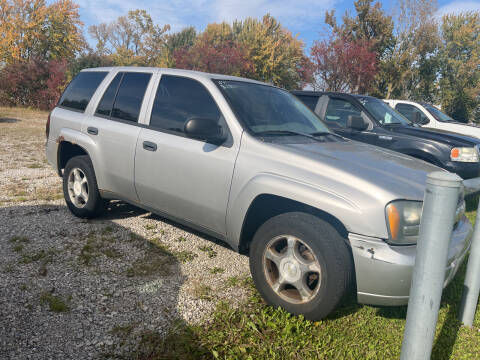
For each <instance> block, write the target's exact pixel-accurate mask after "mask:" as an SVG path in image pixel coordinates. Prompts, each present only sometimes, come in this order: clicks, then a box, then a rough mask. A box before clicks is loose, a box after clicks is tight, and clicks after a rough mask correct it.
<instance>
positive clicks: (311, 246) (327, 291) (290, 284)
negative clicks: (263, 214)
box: [250, 212, 353, 321]
mask: <svg viewBox="0 0 480 360" xmlns="http://www.w3.org/2000/svg"><path fill="white" fill-rule="evenodd" d="M250 270H251V273H252V277H253V281H254V283H255V285H256V287H257V289H258V291H259V292H260V294H261V295H262V296H263V298H264V299H265V300H266V302H267V303H268V304H270V305H273V306H280V307H282V308H284V309H285V310H287V311H288V312H291V313H293V314H296V315H300V314H302V315H304V316H305V318H306V319H309V320H314V321H315V320H320V319H322V318H324V317H325V316H327V315H328V314H329V313H330V312H331V311H333V309H334V308H335V307H336V306H337V305H338V303H339V302H340V300H341V299H342V297H343V296H344V295H345V294H346V293H347V291H348V290H349V288H350V282H351V278H352V272H353V264H352V257H351V252H350V249H349V248H348V246H347V245H346V242H345V239H344V238H343V237H342V236H341V235H340V234H339V233H338V232H337V231H336V230H335V229H334V228H333V227H332V226H331V225H330V224H329V223H327V222H326V221H324V220H322V219H319V218H318V217H316V216H313V215H311V214H307V213H301V212H290V213H285V214H281V215H278V216H275V217H273V218H271V219H269V220H268V221H266V222H265V223H264V224H263V225H262V226H260V228H259V229H258V230H257V232H256V234H255V236H254V238H253V240H252V244H251V247H250Z"/></svg>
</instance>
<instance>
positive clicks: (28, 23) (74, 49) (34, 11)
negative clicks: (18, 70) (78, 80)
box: [0, 0, 85, 63]
mask: <svg viewBox="0 0 480 360" xmlns="http://www.w3.org/2000/svg"><path fill="white" fill-rule="evenodd" d="M0 19H1V21H0V61H1V62H4V63H13V62H15V61H19V60H31V59H43V60H51V59H63V58H73V57H74V56H75V55H76V54H77V53H78V52H79V51H81V50H82V49H83V48H84V47H85V41H84V39H83V36H82V23H81V22H80V15H79V13H78V5H77V4H75V3H73V2H72V1H71V0H58V1H56V2H54V3H52V4H51V5H48V6H47V5H46V3H45V0H0Z"/></svg>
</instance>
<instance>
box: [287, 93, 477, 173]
mask: <svg viewBox="0 0 480 360" xmlns="http://www.w3.org/2000/svg"><path fill="white" fill-rule="evenodd" d="M292 93H293V94H294V95H295V96H297V97H298V98H299V99H300V100H302V101H303V102H304V103H305V104H306V105H307V106H308V107H309V108H310V109H311V110H312V111H314V112H315V113H316V114H317V115H318V116H319V117H320V119H322V120H323V121H324V122H325V123H326V124H327V125H328V127H329V128H330V129H332V130H333V131H335V132H336V133H337V134H339V135H342V136H345V137H347V138H349V139H352V140H357V141H361V142H365V143H368V144H372V145H376V146H381V147H384V148H387V149H390V150H394V151H398V152H401V153H403V154H407V155H410V156H413V157H416V158H418V159H421V160H424V161H427V162H429V163H432V164H434V165H437V166H439V167H442V168H444V169H446V170H448V171H450V172H453V173H457V174H458V175H460V176H461V177H462V178H463V179H470V178H474V177H478V176H480V153H479V146H480V139H478V138H474V137H468V136H465V135H460V134H456V133H452V132H448V131H445V130H438V129H427V128H422V127H420V126H417V125H415V124H414V123H412V122H411V121H410V120H408V119H407V118H405V117H404V116H403V115H401V114H400V113H399V112H397V111H395V110H394V109H392V108H391V107H390V106H389V105H387V104H385V102H383V101H382V100H380V99H377V98H374V97H371V96H365V95H352V94H344V93H336V92H316V91H293V92H292Z"/></svg>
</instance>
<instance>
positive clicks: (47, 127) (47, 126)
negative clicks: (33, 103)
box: [45, 113, 52, 140]
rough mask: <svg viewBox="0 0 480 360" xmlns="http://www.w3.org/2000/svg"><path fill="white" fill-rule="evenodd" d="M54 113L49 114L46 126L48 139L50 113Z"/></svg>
mask: <svg viewBox="0 0 480 360" xmlns="http://www.w3.org/2000/svg"><path fill="white" fill-rule="evenodd" d="M51 114H52V113H50V114H48V118H47V125H46V127H45V134H46V135H47V140H48V135H49V134H50V115H51Z"/></svg>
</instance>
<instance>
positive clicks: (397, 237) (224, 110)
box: [47, 67, 472, 320]
mask: <svg viewBox="0 0 480 360" xmlns="http://www.w3.org/2000/svg"><path fill="white" fill-rule="evenodd" d="M47 138H48V141H47V157H48V160H49V162H50V163H51V164H52V166H53V167H54V168H55V169H56V170H58V173H59V175H60V176H63V190H64V194H65V201H66V203H67V205H68V207H69V209H70V210H71V212H72V213H73V214H74V215H76V216H79V217H87V218H91V217H95V216H98V215H99V214H100V213H101V211H102V209H103V207H104V203H105V201H107V200H109V199H120V200H123V201H126V202H129V203H131V204H134V205H137V206H139V207H141V208H144V209H147V210H149V211H152V212H155V213H157V214H160V215H161V216H164V217H166V218H170V219H173V220H174V221H176V222H179V223H182V224H185V225H187V226H189V227H191V228H194V229H197V230H200V231H201V232H204V233H206V234H209V235H213V236H214V237H216V238H218V239H221V240H223V241H225V242H226V243H228V244H229V245H230V246H231V247H232V248H233V249H235V250H237V251H239V252H241V253H243V254H248V255H249V256H250V268H251V273H252V277H253V280H254V282H255V285H256V287H257V288H258V291H259V292H260V293H261V295H262V296H263V297H264V298H265V300H266V301H267V302H268V303H269V304H272V305H274V306H281V307H283V308H285V309H286V310H287V311H290V312H292V313H294V314H303V315H304V316H305V317H306V318H308V319H312V320H316V319H320V318H323V317H325V316H326V315H328V314H329V313H330V312H331V311H332V310H333V309H334V308H335V306H336V305H337V304H338V303H339V301H340V300H341V298H342V297H343V296H344V295H345V294H346V293H347V292H348V291H349V290H350V289H356V291H357V298H358V301H359V302H361V303H368V304H376V305H401V304H406V303H407V301H408V294H409V289H410V281H411V275H412V268H413V265H414V259H415V248H416V246H415V244H416V241H417V237H418V228H419V223H420V217H421V213H422V199H423V193H424V186H425V181H426V174H427V173H428V172H430V171H438V170H439V168H437V167H435V166H433V165H430V164H427V163H425V162H423V161H420V160H416V159H413V158H410V157H408V156H404V155H402V154H398V153H394V152H391V151H387V150H383V149H380V148H377V147H373V146H370V145H366V144H361V143H357V142H355V141H351V140H348V139H345V138H343V137H341V136H338V135H335V134H334V133H332V132H331V131H330V130H329V129H328V128H327V126H326V125H325V124H323V123H322V121H320V119H319V118H318V117H317V116H316V115H315V114H314V113H313V112H311V111H310V110H309V109H308V107H306V106H305V105H304V104H303V103H302V102H301V101H299V100H298V99H296V98H295V97H294V96H293V95H291V94H289V93H288V92H287V91H284V90H282V89H279V88H276V87H273V86H270V85H267V84H264V83H261V82H258V81H253V80H248V79H242V78H237V77H231V76H223V75H214V74H205V73H200V72H194V71H184V70H174V69H158V68H133V67H122V68H97V69H87V70H84V71H82V72H81V73H80V74H79V75H78V76H77V77H76V78H75V79H73V81H72V82H71V83H70V85H69V86H68V87H67V89H66V90H65V92H64V94H63V95H62V97H61V99H60V101H59V103H58V105H57V107H56V108H55V109H54V110H53V111H52V113H51V115H50V117H49V121H48V124H47ZM463 213H464V201H463V195H461V196H460V197H459V211H458V216H457V220H456V224H455V230H454V232H453V234H452V240H451V246H450V248H451V251H450V255H449V260H448V264H447V266H446V269H445V274H446V275H445V284H447V283H448V282H449V281H450V280H451V279H452V278H453V276H454V275H455V273H456V271H457V269H458V267H459V266H460V264H461V262H462V260H463V258H464V256H465V254H466V253H467V251H468V249H469V246H470V238H471V232H472V228H471V225H470V223H469V222H468V220H467V219H466V218H465V216H464V214H463Z"/></svg>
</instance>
